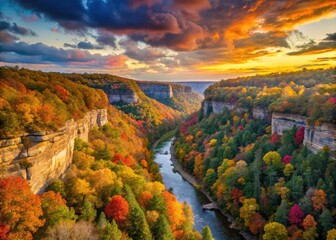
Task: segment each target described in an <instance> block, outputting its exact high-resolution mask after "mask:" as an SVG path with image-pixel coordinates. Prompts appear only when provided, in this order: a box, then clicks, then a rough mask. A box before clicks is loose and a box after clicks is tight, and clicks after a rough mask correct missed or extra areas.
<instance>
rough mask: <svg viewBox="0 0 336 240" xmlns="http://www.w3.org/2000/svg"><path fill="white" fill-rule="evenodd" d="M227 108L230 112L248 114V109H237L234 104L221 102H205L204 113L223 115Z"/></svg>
mask: <svg viewBox="0 0 336 240" xmlns="http://www.w3.org/2000/svg"><path fill="white" fill-rule="evenodd" d="M225 108H227V109H228V110H229V111H233V110H236V111H237V112H238V113H245V112H248V109H247V108H241V107H236V106H235V105H234V104H230V103H225V102H219V101H204V102H203V112H204V114H208V113H212V112H213V113H223V111H224V109H225Z"/></svg>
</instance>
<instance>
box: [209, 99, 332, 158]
mask: <svg viewBox="0 0 336 240" xmlns="http://www.w3.org/2000/svg"><path fill="white" fill-rule="evenodd" d="M224 108H227V109H228V110H229V111H232V110H236V111H237V112H238V113H244V112H248V109H247V108H239V107H236V106H235V105H234V104H229V103H225V102H220V101H204V102H203V113H204V114H205V115H206V114H208V113H211V112H213V113H223V111H224ZM252 115H253V117H254V118H255V119H260V120H266V121H270V122H271V124H272V133H275V132H276V133H278V134H283V132H284V131H285V130H288V129H291V128H293V127H298V128H300V127H304V128H305V132H304V140H303V143H304V144H305V145H306V146H307V147H308V148H309V149H310V150H311V151H312V152H314V153H316V152H318V151H319V150H321V149H322V148H323V147H324V146H326V145H327V146H329V148H330V150H331V151H336V126H335V125H332V124H322V125H320V126H312V125H309V124H308V123H307V120H306V117H305V116H300V115H294V114H283V113H272V114H271V113H270V112H269V111H268V110H267V109H266V108H258V107H256V108H253V109H252Z"/></svg>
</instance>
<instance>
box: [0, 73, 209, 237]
mask: <svg viewBox="0 0 336 240" xmlns="http://www.w3.org/2000/svg"><path fill="white" fill-rule="evenodd" d="M0 85H1V87H0V103H1V104H0V124H1V132H0V133H1V139H4V138H6V137H12V136H17V135H20V134H24V133H25V132H34V131H52V130H55V129H58V128H59V127H61V126H62V125H64V123H65V122H66V121H67V120H69V119H75V120H76V119H80V118H81V117H82V116H83V115H84V113H85V112H88V111H89V110H92V109H101V108H106V109H107V110H108V120H109V122H108V123H107V124H105V125H104V126H103V127H101V128H98V127H95V128H93V129H92V130H91V131H90V134H89V141H88V142H85V141H83V140H81V139H79V138H78V139H76V140H75V144H74V154H73V159H72V164H71V165H70V167H69V169H68V170H67V172H66V174H65V176H64V177H63V178H62V179H56V180H55V181H54V182H52V183H51V184H50V185H49V187H48V188H47V189H46V190H45V191H43V192H42V193H41V194H34V193H33V192H32V191H31V189H30V185H29V182H28V181H27V180H26V179H23V178H21V177H20V176H7V177H1V178H0V239H1V240H14V239H15V240H19V239H20V240H29V239H104V240H108V239H110V240H121V239H123V240H124V239H125V240H126V239H144V240H145V239H148V240H150V239H195V240H201V239H209V238H203V236H202V235H201V234H200V233H199V232H197V231H196V230H194V227H193V214H192V211H191V208H190V207H189V206H188V205H187V204H186V203H180V202H178V201H177V199H176V197H175V196H174V194H173V193H172V192H170V191H168V190H167V189H165V186H164V185H163V183H162V177H161V175H160V173H159V170H158V166H157V164H156V163H155V162H154V161H153V157H152V153H151V152H150V151H149V147H150V142H149V140H150V139H149V138H148V133H149V132H150V131H161V130H160V129H159V127H158V126H160V125H161V124H164V123H165V121H170V124H171V125H170V126H171V127H174V126H175V125H176V124H177V122H178V121H179V119H180V117H181V115H182V114H181V113H179V112H177V111H176V110H173V109H171V108H169V107H168V106H165V105H163V104H161V103H158V102H156V101H155V102H156V104H157V105H159V106H161V108H158V109H155V111H157V113H158V114H160V115H158V116H153V117H154V118H155V117H158V118H159V117H160V118H159V119H153V121H156V122H157V127H156V128H155V127H153V128H152V129H149V130H148V129H146V128H147V126H144V124H143V122H142V120H141V119H136V118H134V117H133V115H131V114H126V113H125V112H123V111H121V110H119V109H118V108H116V107H115V106H112V105H110V104H109V103H108V99H107V96H106V94H105V93H104V92H103V91H102V90H100V89H93V88H90V87H88V86H86V85H85V84H84V85H83V84H80V83H79V82H77V81H74V80H73V79H71V78H69V77H68V76H67V75H66V74H60V73H43V72H37V71H32V70H27V69H18V68H8V67H2V68H1V72H0ZM153 102H154V100H153ZM140 110H141V108H140ZM170 112H171V113H172V114H170ZM175 112H177V113H176V114H175ZM174 124H175V125H174ZM164 128H166V129H167V128H168V127H167V126H164ZM27 167H29V166H27ZM204 232H205V233H204V234H205V235H204V236H209V229H208V228H206V229H205V231H204Z"/></svg>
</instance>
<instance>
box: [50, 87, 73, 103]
mask: <svg viewBox="0 0 336 240" xmlns="http://www.w3.org/2000/svg"><path fill="white" fill-rule="evenodd" d="M54 89H55V92H56V95H57V97H59V98H60V99H61V100H62V101H63V102H64V101H66V100H68V98H69V95H70V93H69V92H68V90H66V89H65V88H64V87H62V86H61V85H56V86H55V87H54Z"/></svg>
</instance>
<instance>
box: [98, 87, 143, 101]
mask: <svg viewBox="0 0 336 240" xmlns="http://www.w3.org/2000/svg"><path fill="white" fill-rule="evenodd" d="M103 90H104V91H105V93H106V94H107V97H108V99H109V102H110V103H111V104H113V103H116V102H123V103H127V104H129V103H136V102H138V100H139V96H138V94H137V93H136V92H135V91H134V89H132V88H131V87H130V86H127V85H125V84H119V83H113V84H110V85H107V86H104V87H103Z"/></svg>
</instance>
